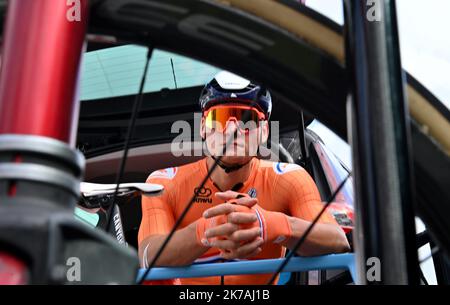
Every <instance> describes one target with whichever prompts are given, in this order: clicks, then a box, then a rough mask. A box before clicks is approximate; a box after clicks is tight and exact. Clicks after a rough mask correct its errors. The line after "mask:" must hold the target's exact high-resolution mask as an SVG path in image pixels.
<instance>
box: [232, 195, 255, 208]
mask: <svg viewBox="0 0 450 305" xmlns="http://www.w3.org/2000/svg"><path fill="white" fill-rule="evenodd" d="M231 201H232V202H233V203H235V204H238V205H242V206H246V207H248V208H251V207H252V206H254V205H255V204H257V203H258V199H256V198H250V197H242V198H239V199H232V200H231Z"/></svg>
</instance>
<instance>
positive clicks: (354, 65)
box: [344, 0, 419, 284]
mask: <svg viewBox="0 0 450 305" xmlns="http://www.w3.org/2000/svg"><path fill="white" fill-rule="evenodd" d="M374 5H375V6H374ZM377 8H379V10H377ZM344 15H345V44H346V45H345V47H346V66H347V71H348V73H349V80H350V83H351V87H350V88H349V90H350V94H349V100H348V103H347V104H348V105H347V106H348V110H349V111H348V116H349V118H350V120H349V122H350V124H349V137H350V138H351V142H352V148H353V158H354V161H353V164H354V173H355V179H354V180H353V181H354V182H355V192H356V202H355V210H356V226H355V234H354V238H355V253H356V254H357V255H356V258H357V265H358V283H359V284H373V283H375V284H376V283H382V284H417V283H419V281H418V270H417V251H416V248H415V242H414V236H415V225H414V213H413V202H412V201H413V196H412V185H411V173H412V170H411V161H410V160H411V159H410V155H409V154H410V149H409V148H410V146H409V131H408V127H409V121H408V118H407V115H406V111H407V104H406V100H405V96H404V91H403V85H404V77H403V71H402V70H401V63H400V50H399V43H398V32H397V23H396V22H397V21H396V14H395V5H394V1H392V0H384V1H376V3H375V4H366V1H359V0H344ZM371 257H375V258H378V259H379V262H380V268H381V274H379V276H380V281H377V276H376V274H375V273H373V272H372V273H371V275H372V276H373V277H372V276H371V277H370V279H369V278H367V272H368V271H370V270H372V271H373V270H374V269H370V268H371V267H372V266H374V264H376V262H374V261H373V260H370V261H368V259H369V258H371Z"/></svg>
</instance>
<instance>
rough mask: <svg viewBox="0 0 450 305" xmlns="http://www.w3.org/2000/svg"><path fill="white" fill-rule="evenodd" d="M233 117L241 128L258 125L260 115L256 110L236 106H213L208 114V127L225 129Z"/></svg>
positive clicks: (252, 127) (219, 129) (250, 127)
mask: <svg viewBox="0 0 450 305" xmlns="http://www.w3.org/2000/svg"><path fill="white" fill-rule="evenodd" d="M231 118H234V119H236V121H237V122H238V123H239V127H241V129H254V128H256V127H258V122H259V115H258V112H257V111H256V110H253V109H246V108H236V107H218V108H212V109H211V110H210V111H209V112H208V114H207V116H206V122H205V123H206V127H208V128H211V129H212V128H214V129H216V130H218V131H223V130H224V129H225V128H226V125H227V122H228V120H230V119H231Z"/></svg>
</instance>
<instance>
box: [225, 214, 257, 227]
mask: <svg viewBox="0 0 450 305" xmlns="http://www.w3.org/2000/svg"><path fill="white" fill-rule="evenodd" d="M257 219H258V218H257V217H256V215H255V214H254V213H247V212H231V213H230V214H228V217H227V221H228V222H231V223H234V224H251V223H254V222H255V221H256V220H257Z"/></svg>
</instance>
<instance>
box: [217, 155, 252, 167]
mask: <svg viewBox="0 0 450 305" xmlns="http://www.w3.org/2000/svg"><path fill="white" fill-rule="evenodd" d="M252 158H253V157H252V156H223V157H222V162H224V163H226V164H230V165H234V164H245V163H247V162H248V161H250V160H251V159H252Z"/></svg>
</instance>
